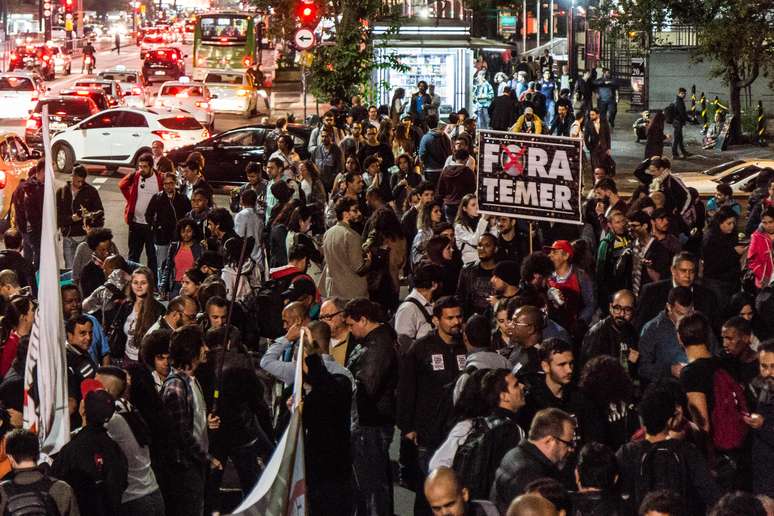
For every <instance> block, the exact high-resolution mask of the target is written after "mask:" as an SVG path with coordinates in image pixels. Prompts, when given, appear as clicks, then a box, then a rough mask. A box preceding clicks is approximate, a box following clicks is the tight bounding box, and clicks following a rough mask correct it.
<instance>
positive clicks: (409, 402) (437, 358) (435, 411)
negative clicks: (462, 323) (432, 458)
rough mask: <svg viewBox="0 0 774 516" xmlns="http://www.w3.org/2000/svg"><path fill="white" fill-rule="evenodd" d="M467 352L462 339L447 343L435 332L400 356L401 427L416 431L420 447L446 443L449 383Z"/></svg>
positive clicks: (459, 368) (460, 368)
mask: <svg viewBox="0 0 774 516" xmlns="http://www.w3.org/2000/svg"><path fill="white" fill-rule="evenodd" d="M466 354H467V352H466V350H465V346H464V345H463V344H462V342H461V341H459V340H458V341H457V342H454V343H452V344H446V343H445V342H444V341H443V340H441V337H440V336H439V335H438V332H437V331H433V332H431V333H429V334H428V335H425V336H424V337H422V338H421V339H419V340H417V341H416V342H414V344H413V345H412V346H411V347H410V348H409V350H408V351H407V352H406V353H405V354H404V355H403V356H402V357H401V358H400V375H399V383H398V427H399V428H400V429H401V430H402V431H403V432H404V433H408V432H416V433H417V439H418V442H419V445H420V446H424V447H427V448H429V449H434V448H436V447H437V446H438V445H440V444H441V442H443V438H444V437H445V435H444V429H445V423H446V417H447V414H448V412H447V411H448V409H449V406H448V403H447V401H448V400H447V398H448V396H447V394H448V392H449V390H448V388H447V386H448V385H450V384H451V383H453V382H455V381H456V379H457V377H458V376H459V375H460V373H461V372H462V370H463V369H464V367H465V355H466Z"/></svg>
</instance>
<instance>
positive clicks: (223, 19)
mask: <svg viewBox="0 0 774 516" xmlns="http://www.w3.org/2000/svg"><path fill="white" fill-rule="evenodd" d="M200 23H201V27H202V40H203V41H245V39H246V38H247V18H245V17H236V16H202V17H201V22H200Z"/></svg>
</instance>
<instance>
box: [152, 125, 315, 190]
mask: <svg viewBox="0 0 774 516" xmlns="http://www.w3.org/2000/svg"><path fill="white" fill-rule="evenodd" d="M273 130H274V126H273V125H269V124H259V125H249V126H245V127H238V128H236V129H230V130H228V131H224V132H222V133H220V134H217V135H215V136H213V137H211V138H208V139H206V140H202V141H200V142H198V143H195V144H192V145H185V146H182V147H179V148H178V149H175V150H171V151H169V153H167V157H168V158H169V159H171V160H172V162H173V163H175V164H176V165H181V164H182V163H184V162H185V160H186V159H187V158H188V155H189V154H190V153H191V152H194V151H198V152H201V153H202V155H203V156H204V176H205V177H206V178H207V181H208V182H210V183H212V184H215V185H234V184H241V183H244V182H245V167H246V166H247V164H248V163H250V162H251V161H256V162H259V163H262V164H265V163H266V161H267V160H268V159H269V156H270V155H271V153H272V152H273V151H274V149H275V148H276V146H275V145H274V141H273V138H272V136H273V135H270V133H271V132H272V131H273ZM311 133H312V128H311V127H309V126H305V125H299V124H289V125H288V134H289V135H290V136H291V137H292V138H293V146H294V147H295V150H296V152H297V153H298V155H299V156H300V157H301V159H307V158H309V151H308V150H307V146H308V143H309V138H310V136H311Z"/></svg>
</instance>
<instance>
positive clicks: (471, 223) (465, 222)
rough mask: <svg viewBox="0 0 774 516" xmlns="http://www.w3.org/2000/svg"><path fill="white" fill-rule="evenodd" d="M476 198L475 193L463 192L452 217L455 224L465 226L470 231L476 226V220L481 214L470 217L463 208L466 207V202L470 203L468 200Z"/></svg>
mask: <svg viewBox="0 0 774 516" xmlns="http://www.w3.org/2000/svg"><path fill="white" fill-rule="evenodd" d="M473 200H476V194H472V193H469V194H465V195H464V196H463V197H462V201H460V206H459V208H457V216H456V217H455V218H454V222H455V223H456V224H460V225H461V226H463V227H466V228H467V229H469V230H471V231H475V230H476V226H478V221H479V219H480V218H481V215H479V216H478V217H475V218H474V217H471V216H470V215H468V212H466V211H465V208H467V207H468V204H470V201H473Z"/></svg>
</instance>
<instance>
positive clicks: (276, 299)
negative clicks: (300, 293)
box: [239, 273, 309, 342]
mask: <svg viewBox="0 0 774 516" xmlns="http://www.w3.org/2000/svg"><path fill="white" fill-rule="evenodd" d="M300 277H305V278H308V277H309V276H307V275H306V274H301V273H299V274H297V275H295V276H293V277H292V279H288V278H282V279H273V280H269V281H266V282H264V284H263V285H261V287H260V288H257V289H255V290H253V291H252V292H250V293H249V294H248V295H247V296H245V298H244V299H243V300H242V301H240V302H239V306H240V308H242V310H243V312H244V314H245V321H244V326H245V327H244V332H243V333H244V334H243V338H244V339H250V340H245V342H257V340H258V338H259V337H264V338H267V339H276V338H277V337H279V336H281V335H284V334H285V330H284V329H283V328H282V309H283V308H284V307H285V303H284V302H283V299H282V293H283V292H285V290H287V289H288V288H289V287H290V285H291V284H292V283H293V282H294V281H295V280H296V278H300Z"/></svg>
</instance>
